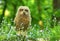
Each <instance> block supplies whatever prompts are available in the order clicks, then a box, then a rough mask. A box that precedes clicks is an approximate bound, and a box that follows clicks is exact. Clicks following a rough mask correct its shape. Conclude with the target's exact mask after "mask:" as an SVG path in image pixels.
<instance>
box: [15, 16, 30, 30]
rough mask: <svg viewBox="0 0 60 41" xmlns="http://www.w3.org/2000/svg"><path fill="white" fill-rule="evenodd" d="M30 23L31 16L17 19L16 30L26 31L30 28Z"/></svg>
mask: <svg viewBox="0 0 60 41" xmlns="http://www.w3.org/2000/svg"><path fill="white" fill-rule="evenodd" d="M29 22H30V17H29V16H20V17H16V22H15V23H16V29H17V30H18V29H19V30H20V29H22V28H23V30H26V29H27V28H28V26H29Z"/></svg>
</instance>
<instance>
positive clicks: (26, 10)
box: [17, 6, 30, 16]
mask: <svg viewBox="0 0 60 41" xmlns="http://www.w3.org/2000/svg"><path fill="white" fill-rule="evenodd" d="M17 14H19V15H27V16H28V15H30V9H29V8H28V7H27V6H20V7H19V8H18V11H17Z"/></svg>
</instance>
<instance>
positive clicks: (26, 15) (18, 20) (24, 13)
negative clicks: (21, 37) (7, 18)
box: [14, 6, 31, 34]
mask: <svg viewBox="0 0 60 41" xmlns="http://www.w3.org/2000/svg"><path fill="white" fill-rule="evenodd" d="M14 23H15V24H16V30H17V31H18V32H19V33H20V34H21V30H22V31H23V32H24V31H26V30H27V28H28V27H29V26H30V25H31V16H30V9H29V8H28V7H27V6H20V7H19V8H18V10H17V13H16V16H15V19H14Z"/></svg>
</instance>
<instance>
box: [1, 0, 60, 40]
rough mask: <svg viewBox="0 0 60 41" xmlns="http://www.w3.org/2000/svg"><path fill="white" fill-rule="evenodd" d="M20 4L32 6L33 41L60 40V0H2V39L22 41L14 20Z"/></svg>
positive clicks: (30, 30) (30, 32) (30, 34)
mask: <svg viewBox="0 0 60 41" xmlns="http://www.w3.org/2000/svg"><path fill="white" fill-rule="evenodd" d="M19 6H28V7H29V8H30V11H31V18H32V22H31V29H29V30H28V37H29V38H31V39H33V40H32V41H34V40H35V39H36V41H40V40H39V39H41V38H42V40H41V41H46V40H47V41H59V40H60V0H0V41H21V40H20V39H19V38H18V36H16V31H15V29H14V27H15V25H14V22H13V21H14V17H15V14H16V12H17V9H18V7H19Z"/></svg>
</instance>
